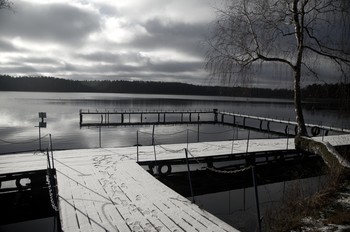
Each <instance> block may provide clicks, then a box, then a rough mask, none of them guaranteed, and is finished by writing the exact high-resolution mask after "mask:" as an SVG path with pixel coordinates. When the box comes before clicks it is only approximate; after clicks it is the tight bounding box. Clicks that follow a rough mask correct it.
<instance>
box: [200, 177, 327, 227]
mask: <svg viewBox="0 0 350 232" xmlns="http://www.w3.org/2000/svg"><path fill="white" fill-rule="evenodd" d="M324 184H325V178H324V177H312V178H307V179H298V180H292V181H285V182H280V183H273V184H267V185H262V186H258V193H259V201H260V204H259V205H260V212H261V216H262V217H263V218H264V217H266V213H269V209H271V208H273V207H278V204H280V203H281V202H283V200H284V199H285V197H286V196H287V193H288V192H291V191H292V190H295V189H296V188H297V189H298V191H300V192H301V193H302V194H303V196H305V197H307V196H310V195H311V194H313V193H315V192H316V191H318V190H319V189H320V188H322V186H323V185H324ZM195 200H196V204H197V205H199V206H200V207H201V208H203V209H205V210H207V211H208V212H210V213H212V214H214V215H216V216H217V217H218V218H220V219H222V220H223V221H225V222H227V223H228V224H230V225H232V226H233V227H235V228H236V229H238V230H240V231H242V232H251V231H256V230H257V216H256V215H257V211H256V205H255V193H254V188H253V187H250V188H244V189H238V190H230V191H223V192H218V193H211V194H205V195H200V196H196V197H195ZM262 222H263V223H264V219H263V221H262Z"/></svg>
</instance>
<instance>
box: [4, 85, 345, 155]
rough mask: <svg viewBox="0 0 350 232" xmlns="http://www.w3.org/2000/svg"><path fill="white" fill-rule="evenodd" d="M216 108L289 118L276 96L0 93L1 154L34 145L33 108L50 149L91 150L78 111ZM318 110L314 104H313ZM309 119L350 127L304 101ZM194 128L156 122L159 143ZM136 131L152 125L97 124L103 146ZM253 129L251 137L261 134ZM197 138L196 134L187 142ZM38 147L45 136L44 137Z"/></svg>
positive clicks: (217, 135) (220, 133) (206, 132)
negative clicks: (41, 119) (43, 125)
mask: <svg viewBox="0 0 350 232" xmlns="http://www.w3.org/2000/svg"><path fill="white" fill-rule="evenodd" d="M214 108H217V109H219V110H225V111H229V112H235V113H244V114H250V115H255V116H265V117H273V118H279V119H286V120H288V119H291V120H294V108H293V104H292V102H291V101H288V100H281V99H256V98H232V97H212V96H180V95H145V94H106V93H36V92H0V154H3V153H8V152H17V151H28V150H35V149H38V141H36V140H37V139H38V128H37V127H35V126H37V125H38V122H39V117H38V112H46V113H47V119H46V122H47V128H44V129H42V131H41V135H42V136H45V135H47V134H51V135H52V139H53V146H54V148H55V149H71V148H91V147H98V146H99V131H98V128H80V127H79V110H80V109H89V110H90V111H94V110H105V109H106V110H110V111H114V110H119V111H121V110H123V111H125V110H134V111H137V110H175V111H177V110H212V109H214ZM316 108H317V107H316ZM305 119H306V121H307V122H308V123H322V124H326V125H332V126H337V127H345V128H348V127H350V120H349V119H350V115H349V114H348V113H347V114H346V113H339V112H337V111H334V110H330V109H319V110H318V109H316V110H315V107H314V106H309V105H306V107H305ZM187 129H190V130H197V126H187V125H183V126H157V127H156V129H155V130H156V132H155V133H156V134H157V133H158V134H164V133H165V134H169V136H158V138H157V135H156V139H157V141H158V143H177V142H181V143H182V142H186V140H184V137H186V136H184V135H183V134H181V133H178V132H181V131H184V130H187ZM199 129H200V131H201V135H200V141H209V140H228V139H232V131H230V129H231V128H230V127H225V126H214V125H201V126H200V128H199ZM137 130H140V131H143V132H151V131H152V127H149V126H144V127H109V128H102V147H118V146H132V145H134V144H136V132H137ZM236 136H237V138H242V139H244V138H246V137H247V132H246V131H244V130H239V131H238V135H237V134H236ZM266 136H268V135H266V134H264V133H253V134H251V137H256V138H257V137H266ZM139 139H140V140H139V142H140V143H141V144H143V145H147V144H150V142H151V140H150V138H149V137H148V138H147V136H144V137H142V135H140V138H139ZM195 141H197V135H196V134H195V133H192V134H191V133H190V134H189V142H195ZM42 143H43V147H46V145H45V144H48V136H46V137H45V138H43V142H42Z"/></svg>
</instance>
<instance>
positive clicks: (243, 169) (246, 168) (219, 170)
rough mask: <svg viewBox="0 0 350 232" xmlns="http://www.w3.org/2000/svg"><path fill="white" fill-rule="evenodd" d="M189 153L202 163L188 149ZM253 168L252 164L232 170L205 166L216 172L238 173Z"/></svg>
mask: <svg viewBox="0 0 350 232" xmlns="http://www.w3.org/2000/svg"><path fill="white" fill-rule="evenodd" d="M188 153H189V154H190V155H191V156H192V157H193V159H194V160H195V161H196V162H197V163H198V164H201V163H200V162H199V161H198V160H197V158H196V157H195V156H194V155H193V154H192V153H191V151H189V150H188ZM251 168H252V166H248V167H244V168H241V169H238V170H232V171H227V170H221V169H216V168H214V167H205V169H207V170H209V171H212V172H216V173H220V174H237V173H240V172H245V171H247V170H250V169H251Z"/></svg>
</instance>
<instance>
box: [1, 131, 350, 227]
mask: <svg viewBox="0 0 350 232" xmlns="http://www.w3.org/2000/svg"><path fill="white" fill-rule="evenodd" d="M324 139H325V140H327V139H329V141H331V142H332V141H339V139H335V138H333V140H332V137H331V136H329V137H325V138H324ZM342 141H343V142H342V144H350V136H349V135H347V136H343V137H342ZM286 143H288V147H289V149H294V140H293V139H256V140H250V141H249V151H248V152H258V151H264V150H265V151H266V150H270V151H271V150H283V149H285V148H286V145H287V144H286ZM232 145H233V147H232ZM187 146H188V150H189V151H190V152H191V154H192V156H193V157H195V158H200V157H206V156H213V155H217V156H220V155H227V154H242V153H245V152H247V141H234V142H233V143H232V141H221V142H204V143H191V144H171V145H164V146H161V145H158V146H155V147H153V146H143V147H139V160H140V161H147V160H148V161H149V160H152V159H153V160H154V158H155V156H154V154H155V153H154V151H155V149H156V152H157V160H169V159H179V158H184V152H183V151H184V150H183V149H184V148H186V147H187ZM136 149H137V147H124V148H100V149H80V150H65V151H55V152H54V165H55V170H56V178H57V189H58V205H57V207H58V209H59V215H60V220H61V226H62V230H63V231H65V232H70V231H72V232H73V231H74V232H75V231H82V232H83V231H84V232H85V231H236V230H235V229H234V228H232V227H231V226H229V225H228V224H226V223H225V222H223V221H221V220H220V219H218V218H216V217H215V216H213V215H211V214H210V213H208V212H206V211H205V210H203V209H200V208H199V207H198V206H197V205H195V204H193V203H191V202H190V201H189V200H187V199H186V198H184V197H182V196H181V195H179V194H177V193H176V192H174V191H173V190H172V189H170V188H168V187H166V186H165V185H163V184H162V183H160V182H159V181H158V180H156V179H155V178H154V177H153V176H152V175H151V174H149V173H148V172H147V171H145V170H144V169H143V168H141V167H140V166H139V165H138V164H137V162H136V160H137V151H136ZM47 160H48V159H47V156H46V155H45V154H33V153H27V154H16V155H15V154H11V155H2V156H1V159H0V181H1V177H4V176H6V175H8V174H9V173H17V172H25V171H33V170H45V169H46V168H47Z"/></svg>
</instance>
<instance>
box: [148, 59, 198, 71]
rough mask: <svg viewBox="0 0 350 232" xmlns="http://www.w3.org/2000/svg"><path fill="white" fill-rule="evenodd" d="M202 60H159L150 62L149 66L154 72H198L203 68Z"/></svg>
mask: <svg viewBox="0 0 350 232" xmlns="http://www.w3.org/2000/svg"><path fill="white" fill-rule="evenodd" d="M202 66H203V65H202V62H175V61H173V62H158V63H155V64H152V63H149V64H148V65H147V68H148V69H150V70H151V71H154V72H169V73H177V72H196V71H198V70H199V69H201V68H202Z"/></svg>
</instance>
